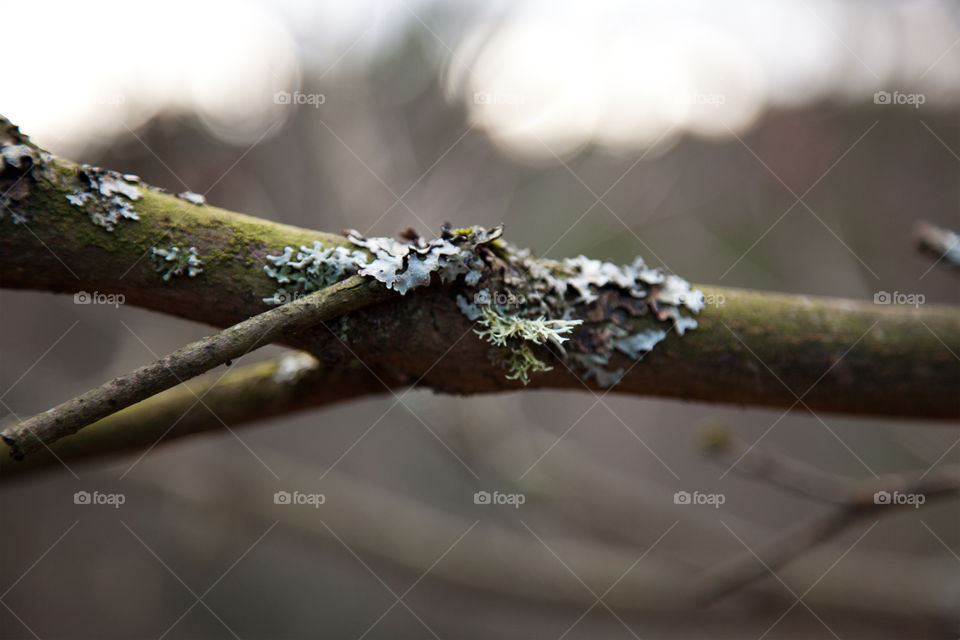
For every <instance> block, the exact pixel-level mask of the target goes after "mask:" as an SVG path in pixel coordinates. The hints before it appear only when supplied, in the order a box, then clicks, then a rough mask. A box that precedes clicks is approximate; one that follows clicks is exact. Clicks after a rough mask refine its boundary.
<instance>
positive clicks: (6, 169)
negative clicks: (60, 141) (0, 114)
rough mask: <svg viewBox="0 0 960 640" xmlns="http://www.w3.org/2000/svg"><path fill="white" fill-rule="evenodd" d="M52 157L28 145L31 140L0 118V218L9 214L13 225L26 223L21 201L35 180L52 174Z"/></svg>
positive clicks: (28, 193)
mask: <svg viewBox="0 0 960 640" xmlns="http://www.w3.org/2000/svg"><path fill="white" fill-rule="evenodd" d="M52 164H53V157H52V156H51V155H50V154H49V153H47V152H45V151H41V150H40V149H37V148H36V147H35V146H33V145H32V144H30V139H29V138H28V137H27V136H26V135H24V134H22V133H20V130H19V129H18V128H17V127H15V126H14V125H12V124H10V122H8V121H7V120H4V119H3V118H0V220H3V219H4V218H5V217H6V214H8V213H9V214H10V220H11V222H13V224H21V223H23V222H26V220H27V217H26V214H25V213H24V212H23V211H21V209H20V203H21V202H22V201H23V200H25V199H26V198H27V196H29V195H30V192H31V190H32V188H33V185H34V184H35V182H36V181H37V180H38V179H41V178H49V177H50V175H51V174H52V171H53V170H52V169H51V165H52Z"/></svg>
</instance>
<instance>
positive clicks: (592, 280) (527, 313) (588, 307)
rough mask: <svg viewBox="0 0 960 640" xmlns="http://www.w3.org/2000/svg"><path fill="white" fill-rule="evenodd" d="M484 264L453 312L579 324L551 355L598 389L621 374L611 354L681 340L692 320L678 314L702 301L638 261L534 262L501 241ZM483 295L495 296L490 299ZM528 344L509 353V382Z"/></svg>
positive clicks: (682, 283)
mask: <svg viewBox="0 0 960 640" xmlns="http://www.w3.org/2000/svg"><path fill="white" fill-rule="evenodd" d="M487 262H488V266H489V269H488V270H487V271H485V272H484V276H483V279H482V281H481V283H480V284H481V287H478V288H476V289H474V291H473V296H472V297H473V302H470V301H469V300H468V298H467V297H465V296H464V295H462V294H461V295H459V296H458V298H457V305H458V307H459V308H460V311H461V312H462V313H463V314H464V315H465V316H467V318H469V319H471V320H479V321H481V322H483V321H484V318H487V319H489V318H491V317H492V316H493V315H496V316H499V317H506V318H515V319H519V320H527V321H534V320H537V319H552V321H553V322H565V321H571V319H578V320H580V321H582V326H580V327H579V328H578V330H577V332H576V334H575V335H574V336H573V337H572V339H571V340H570V343H569V344H568V345H567V348H566V349H563V348H560V349H554V350H555V351H556V353H555V354H554V355H555V356H556V357H558V358H562V359H565V360H567V361H568V362H569V363H570V365H571V367H574V368H578V369H580V370H581V371H582V372H583V374H584V377H585V378H593V379H594V380H596V382H597V384H598V385H599V386H601V387H609V386H612V385H614V384H616V383H617V382H619V381H620V379H621V378H622V377H623V375H624V369H623V367H612V366H611V358H613V357H614V356H615V355H616V354H618V353H619V354H622V355H623V356H626V357H627V358H629V359H630V360H634V361H635V360H639V359H641V358H642V357H643V356H644V355H645V354H646V353H647V352H649V351H651V350H652V349H653V348H654V347H655V346H656V345H657V344H658V343H659V342H660V341H662V340H664V339H666V337H667V335H668V333H669V332H670V331H676V333H677V335H681V336H682V335H683V334H684V333H685V332H686V331H687V330H689V329H694V328H696V326H697V321H696V320H695V319H694V318H692V317H690V316H688V315H685V314H684V313H683V311H686V312H690V313H698V312H699V311H700V310H701V309H702V308H703V294H702V293H701V292H699V291H696V290H693V289H691V288H690V284H689V283H688V282H687V281H686V280H684V279H682V278H680V277H678V276H675V275H670V274H664V273H662V272H661V271H660V270H659V269H653V268H650V267H648V266H647V265H646V264H645V263H644V262H643V260H642V259H640V258H637V259H636V260H634V262H633V263H632V264H630V265H625V266H617V265H614V264H613V263H610V262H602V261H600V260H593V259H590V258H586V257H584V256H577V257H576V258H568V259H565V260H562V261H553V260H544V259H535V258H533V257H532V256H531V255H530V253H529V251H526V250H519V249H515V248H513V247H511V246H510V245H508V244H506V243H503V242H501V243H499V245H498V246H497V250H496V252H495V253H493V254H492V255H490V256H489V258H488V260H487ZM490 288H493V289H494V290H495V292H494V293H490ZM548 321H550V320H548ZM579 324H580V322H578V325H579ZM571 328H572V327H571ZM568 330H569V329H568ZM484 335H486V334H484ZM530 344H537V343H536V342H535V341H531V340H525V341H523V347H524V349H521V348H520V347H517V346H516V345H514V346H513V347H512V348H511V351H512V352H513V354H514V356H515V357H513V358H512V359H510V360H508V364H509V366H510V368H511V374H512V375H514V374H516V372H517V371H516V368H517V366H524V364H525V363H527V362H529V355H532V352H531V353H528V352H529V345H530ZM554 347H559V345H554ZM531 370H537V369H535V368H532V369H531ZM520 379H521V380H523V377H522V376H521V377H520Z"/></svg>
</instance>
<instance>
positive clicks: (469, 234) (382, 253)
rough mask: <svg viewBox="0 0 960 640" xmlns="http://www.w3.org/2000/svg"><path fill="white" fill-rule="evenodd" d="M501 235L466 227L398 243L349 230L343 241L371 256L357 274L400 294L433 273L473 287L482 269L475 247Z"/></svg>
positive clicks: (410, 234) (425, 282) (410, 237)
mask: <svg viewBox="0 0 960 640" xmlns="http://www.w3.org/2000/svg"><path fill="white" fill-rule="evenodd" d="M502 233H503V227H494V228H493V229H490V230H487V229H484V228H483V227H470V228H469V229H458V230H457V232H455V233H454V232H451V231H449V230H447V231H445V232H444V233H443V234H442V235H441V237H439V238H436V239H435V240H430V241H426V240H424V239H423V238H421V237H420V236H418V235H416V234H415V233H413V232H412V231H408V235H407V238H406V239H407V242H399V241H397V240H394V239H392V238H364V237H363V236H361V235H360V234H359V233H357V232H356V231H352V230H351V231H348V232H347V238H348V239H349V240H350V241H351V242H352V243H353V244H355V245H357V246H360V247H363V248H364V249H367V250H368V251H370V252H371V253H372V254H373V256H374V257H373V260H372V261H371V262H369V263H367V264H365V265H363V266H361V267H360V269H359V273H360V275H362V276H372V277H373V278H376V279H377V280H379V281H380V282H382V283H383V284H385V285H386V286H387V288H388V289H393V290H394V291H397V292H398V293H400V295H403V294H405V293H406V292H407V291H409V290H411V289H415V288H417V287H422V286H426V285H428V284H430V280H431V278H432V277H433V274H434V273H436V274H437V275H438V276H439V277H440V281H441V282H442V283H444V284H449V283H451V282H453V281H454V280H456V279H457V278H458V277H459V276H461V275H462V276H465V278H464V279H465V282H466V283H467V284H470V283H472V285H470V286H473V285H476V283H477V282H479V280H480V276H481V268H482V267H483V259H482V258H481V257H480V255H479V254H478V253H477V248H478V247H480V246H482V245H486V244H489V243H491V242H493V241H494V240H496V239H497V238H499V237H500V235H501V234H502Z"/></svg>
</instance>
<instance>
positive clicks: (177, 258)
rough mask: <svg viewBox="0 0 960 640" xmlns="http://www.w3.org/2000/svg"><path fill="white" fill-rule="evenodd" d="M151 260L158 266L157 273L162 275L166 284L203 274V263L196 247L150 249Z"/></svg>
mask: <svg viewBox="0 0 960 640" xmlns="http://www.w3.org/2000/svg"><path fill="white" fill-rule="evenodd" d="M150 254H151V256H150V257H151V259H152V260H153V261H154V263H156V264H157V269H156V270H157V272H158V273H161V274H162V277H163V281H164V282H170V279H171V278H174V277H177V278H179V277H180V276H184V275H185V276H187V277H188V278H193V277H196V276H197V275H199V274H201V273H203V262H202V261H201V260H200V257H199V256H198V255H197V248H196V247H187V249H186V250H182V249H181V248H180V247H177V246H171V247H169V248H166V249H161V248H157V247H152V248H151V249H150Z"/></svg>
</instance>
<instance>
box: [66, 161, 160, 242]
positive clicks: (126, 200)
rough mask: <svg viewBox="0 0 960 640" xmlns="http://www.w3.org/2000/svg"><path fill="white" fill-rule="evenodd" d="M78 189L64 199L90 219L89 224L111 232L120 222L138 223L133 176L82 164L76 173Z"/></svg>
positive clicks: (135, 178) (138, 179)
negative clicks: (78, 181) (91, 223)
mask: <svg viewBox="0 0 960 640" xmlns="http://www.w3.org/2000/svg"><path fill="white" fill-rule="evenodd" d="M77 177H78V178H79V179H80V183H81V186H80V187H78V188H77V189H75V190H74V191H73V192H72V193H68V194H67V195H66V196H65V197H66V199H67V201H68V202H69V203H70V204H72V205H73V206H75V207H77V208H78V209H80V210H82V211H83V212H85V213H86V214H87V215H89V216H90V221H91V222H93V223H94V224H95V225H97V226H98V227H103V228H104V229H106V230H107V231H113V229H114V227H116V225H117V223H118V222H120V221H121V220H139V219H140V217H139V216H138V215H137V213H136V211H134V209H133V204H132V202H133V201H136V200H139V199H140V196H141V193H140V187H137V186H135V183H137V182H139V181H140V178H138V177H137V176H135V175H132V174H124V175H121V174H119V173H117V172H115V171H110V170H108V169H101V168H100V167H92V166H90V165H83V166H82V167H80V169H79V170H78V171H77Z"/></svg>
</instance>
